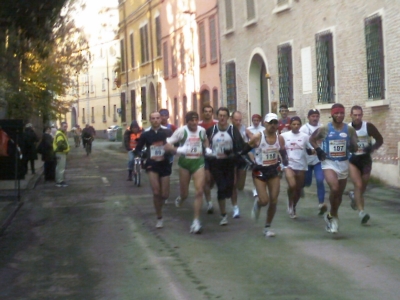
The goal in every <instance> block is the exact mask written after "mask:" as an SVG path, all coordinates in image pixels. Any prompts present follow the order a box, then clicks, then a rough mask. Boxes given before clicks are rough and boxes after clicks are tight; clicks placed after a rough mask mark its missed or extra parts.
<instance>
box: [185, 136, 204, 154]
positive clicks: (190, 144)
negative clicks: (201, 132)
mask: <svg viewBox="0 0 400 300" xmlns="http://www.w3.org/2000/svg"><path fill="white" fill-rule="evenodd" d="M202 150H203V148H202V145H201V139H200V138H199V137H190V138H188V140H187V147H186V154H185V156H186V158H199V157H200V156H201V155H202V153H203V151H202Z"/></svg>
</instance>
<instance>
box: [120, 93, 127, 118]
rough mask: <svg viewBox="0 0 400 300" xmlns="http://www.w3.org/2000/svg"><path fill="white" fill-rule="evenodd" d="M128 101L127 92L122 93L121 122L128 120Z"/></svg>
mask: <svg viewBox="0 0 400 300" xmlns="http://www.w3.org/2000/svg"><path fill="white" fill-rule="evenodd" d="M125 103H126V101H125V93H121V122H122V123H123V122H126V109H125V107H126V104H125Z"/></svg>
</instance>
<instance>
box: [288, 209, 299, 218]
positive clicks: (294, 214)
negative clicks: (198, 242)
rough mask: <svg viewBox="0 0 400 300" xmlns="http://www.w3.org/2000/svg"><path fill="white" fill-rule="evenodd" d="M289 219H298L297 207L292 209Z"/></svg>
mask: <svg viewBox="0 0 400 300" xmlns="http://www.w3.org/2000/svg"><path fill="white" fill-rule="evenodd" d="M289 217H290V218H291V219H296V218H297V215H296V206H293V207H292V208H291V209H290V213H289Z"/></svg>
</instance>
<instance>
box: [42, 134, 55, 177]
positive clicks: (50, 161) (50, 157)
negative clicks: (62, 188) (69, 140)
mask: <svg viewBox="0 0 400 300" xmlns="http://www.w3.org/2000/svg"><path fill="white" fill-rule="evenodd" d="M39 147H40V150H41V153H42V161H44V180H45V181H54V180H55V177H56V158H55V155H54V150H53V137H52V135H51V128H50V126H46V127H45V128H44V131H43V137H42V141H41V143H40V145H39Z"/></svg>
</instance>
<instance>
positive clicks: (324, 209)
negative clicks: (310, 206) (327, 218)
mask: <svg viewBox="0 0 400 300" xmlns="http://www.w3.org/2000/svg"><path fill="white" fill-rule="evenodd" d="M318 210H319V212H318V215H319V216H322V215H323V214H324V213H326V212H327V211H328V206H326V204H325V203H320V204H318Z"/></svg>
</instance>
